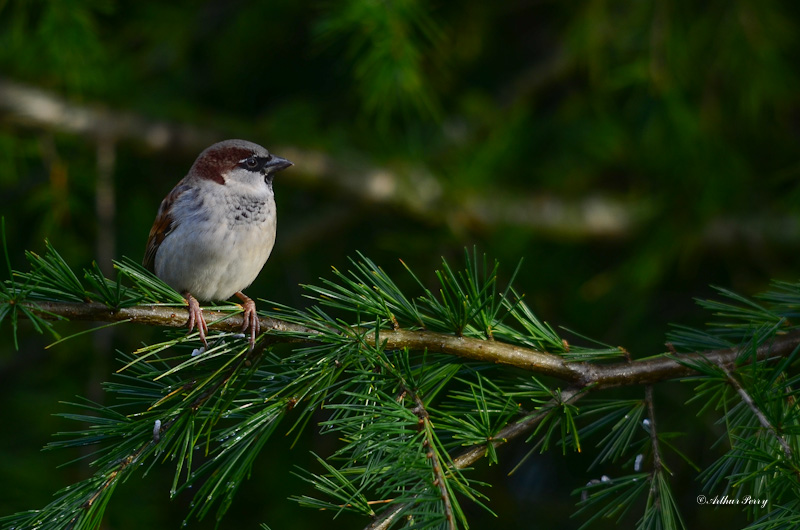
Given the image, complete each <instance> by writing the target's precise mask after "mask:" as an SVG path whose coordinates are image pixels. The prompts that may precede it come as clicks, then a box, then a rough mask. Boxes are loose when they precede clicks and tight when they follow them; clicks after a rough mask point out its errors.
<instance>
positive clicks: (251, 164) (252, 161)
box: [244, 156, 258, 169]
mask: <svg viewBox="0 0 800 530" xmlns="http://www.w3.org/2000/svg"><path fill="white" fill-rule="evenodd" d="M244 165H245V166H246V167H248V168H249V169H255V168H257V167H258V159H256V157H254V156H251V157H250V158H248V159H247V160H245V161H244Z"/></svg>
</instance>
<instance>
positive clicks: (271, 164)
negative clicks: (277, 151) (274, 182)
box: [264, 155, 294, 173]
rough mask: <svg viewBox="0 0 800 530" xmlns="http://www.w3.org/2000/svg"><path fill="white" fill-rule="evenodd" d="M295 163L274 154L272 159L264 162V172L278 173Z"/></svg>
mask: <svg viewBox="0 0 800 530" xmlns="http://www.w3.org/2000/svg"><path fill="white" fill-rule="evenodd" d="M293 165H294V164H293V163H291V162H289V161H288V160H286V159H285V158H281V157H279V156H275V155H272V156H271V157H270V159H269V160H268V161H267V163H266V164H264V172H265V173H277V172H278V171H280V170H282V169H286V168H287V167H289V166H293Z"/></svg>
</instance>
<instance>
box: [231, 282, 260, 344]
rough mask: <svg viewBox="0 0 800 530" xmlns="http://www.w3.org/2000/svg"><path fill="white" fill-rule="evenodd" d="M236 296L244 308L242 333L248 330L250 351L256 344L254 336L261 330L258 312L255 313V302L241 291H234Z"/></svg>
mask: <svg viewBox="0 0 800 530" xmlns="http://www.w3.org/2000/svg"><path fill="white" fill-rule="evenodd" d="M236 296H237V297H239V299H240V300H241V301H242V309H243V310H244V314H243V315H242V333H246V332H248V330H249V333H248V335H249V342H250V350H251V351H252V350H253V348H254V347H255V345H256V337H257V336H258V334H259V333H260V332H261V321H260V320H259V319H258V313H256V303H255V302H254V301H253V299H252V298H250V297H249V296H247V295H246V294H244V293H242V292H238V293H236Z"/></svg>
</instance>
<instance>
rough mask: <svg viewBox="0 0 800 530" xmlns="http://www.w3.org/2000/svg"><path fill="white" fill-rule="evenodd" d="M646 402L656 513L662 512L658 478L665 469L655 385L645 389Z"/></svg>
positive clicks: (651, 486) (652, 488) (651, 493)
mask: <svg viewBox="0 0 800 530" xmlns="http://www.w3.org/2000/svg"><path fill="white" fill-rule="evenodd" d="M644 400H645V403H646V404H647V416H648V418H647V421H648V427H649V429H648V430H649V431H650V445H651V446H652V448H653V471H652V473H651V475H650V476H651V480H650V495H651V496H653V497H654V498H655V503H654V507H655V510H656V511H660V510H661V497H660V495H659V491H660V490H659V489H658V481H657V480H656V477H657V476H658V474H659V473H661V470H662V469H663V467H664V466H663V464H662V462H661V449H660V446H659V442H658V432H657V431H656V411H655V406H654V405H653V385H646V386H645V387H644Z"/></svg>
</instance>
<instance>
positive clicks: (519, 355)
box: [25, 301, 800, 389]
mask: <svg viewBox="0 0 800 530" xmlns="http://www.w3.org/2000/svg"><path fill="white" fill-rule="evenodd" d="M25 306H26V307H27V308H29V309H30V310H31V311H33V312H35V313H36V314H38V315H39V316H41V317H42V318H45V319H50V320H54V319H57V318H59V317H63V318H66V319H68V320H82V321H97V322H121V321H131V322H136V323H139V324H146V325H151V326H165V327H174V328H180V327H185V325H186V322H187V320H188V318H189V312H188V311H187V310H186V309H185V308H182V307H164V306H134V307H127V308H122V309H119V310H112V309H110V308H108V307H107V306H105V305H104V304H101V303H79V302H47V301H42V302H35V303H34V302H25ZM204 314H205V317H206V321H208V322H209V328H210V329H217V330H222V331H234V332H236V331H239V330H240V329H241V327H242V316H241V314H238V313H231V312H227V311H213V310H209V309H204ZM215 321H217V322H215ZM261 329H262V330H264V331H266V332H269V331H270V330H274V331H288V332H295V333H300V334H302V335H304V337H303V339H302V340H303V341H307V342H313V340H314V335H315V334H319V332H318V331H316V330H313V329H310V328H307V327H305V326H301V325H298V324H294V323H292V322H287V321H284V320H279V319H275V318H269V317H262V318H261ZM353 333H354V334H355V333H358V334H363V335H364V340H366V341H367V342H368V343H370V344H374V343H375V336H374V333H373V332H372V331H370V330H367V329H363V328H353ZM266 340H268V341H270V342H289V341H295V342H296V341H299V340H301V339H297V338H295V337H287V336H281V335H269V334H268V335H267V338H266ZM379 340H380V341H381V342H385V346H384V347H385V348H386V349H388V350H399V349H402V348H409V349H412V350H427V351H430V352H436V353H445V354H449V355H455V356H458V357H461V358H464V359H469V360H473V361H481V362H492V363H496V364H502V365H506V366H512V367H515V368H520V369H523V370H527V371H530V372H534V373H537V374H541V375H547V376H551V377H554V378H556V379H561V380H563V381H565V382H567V383H569V384H570V385H572V386H576V387H580V388H585V387H590V386H591V387H592V388H594V389H600V388H609V387H617V386H631V385H648V384H653V383H657V382H660V381H665V380H668V379H678V378H683V377H690V376H693V375H697V374H698V372H697V371H696V370H695V369H694V368H692V366H691V365H692V364H697V363H709V364H713V365H717V366H722V367H728V366H733V364H734V362H735V361H736V359H737V357H738V356H739V355H740V354H741V352H742V348H728V349H720V350H709V351H704V352H695V353H687V354H677V355H675V354H664V355H661V356H657V357H651V358H648V359H642V360H633V361H623V362H613V363H602V364H601V363H590V362H568V361H567V360H565V359H563V358H562V357H560V356H558V355H554V354H551V353H547V352H543V351H538V350H535V349H533V348H525V347H522V346H515V345H513V344H508V343H504V342H499V341H487V340H481V339H476V338H470V337H457V336H455V335H448V334H445V333H437V332H433V331H417V330H407V329H397V330H392V329H385V330H381V331H380V337H379ZM798 346H800V330H795V331H790V332H787V333H784V334H782V335H779V336H777V337H776V338H774V339H773V340H771V341H769V342H766V343H764V344H761V345H760V346H758V348H757V351H756V358H757V359H766V358H770V357H772V358H777V357H783V356H786V355H789V354H790V353H792V352H793V351H794V350H795V349H796V348H797V347H798Z"/></svg>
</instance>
